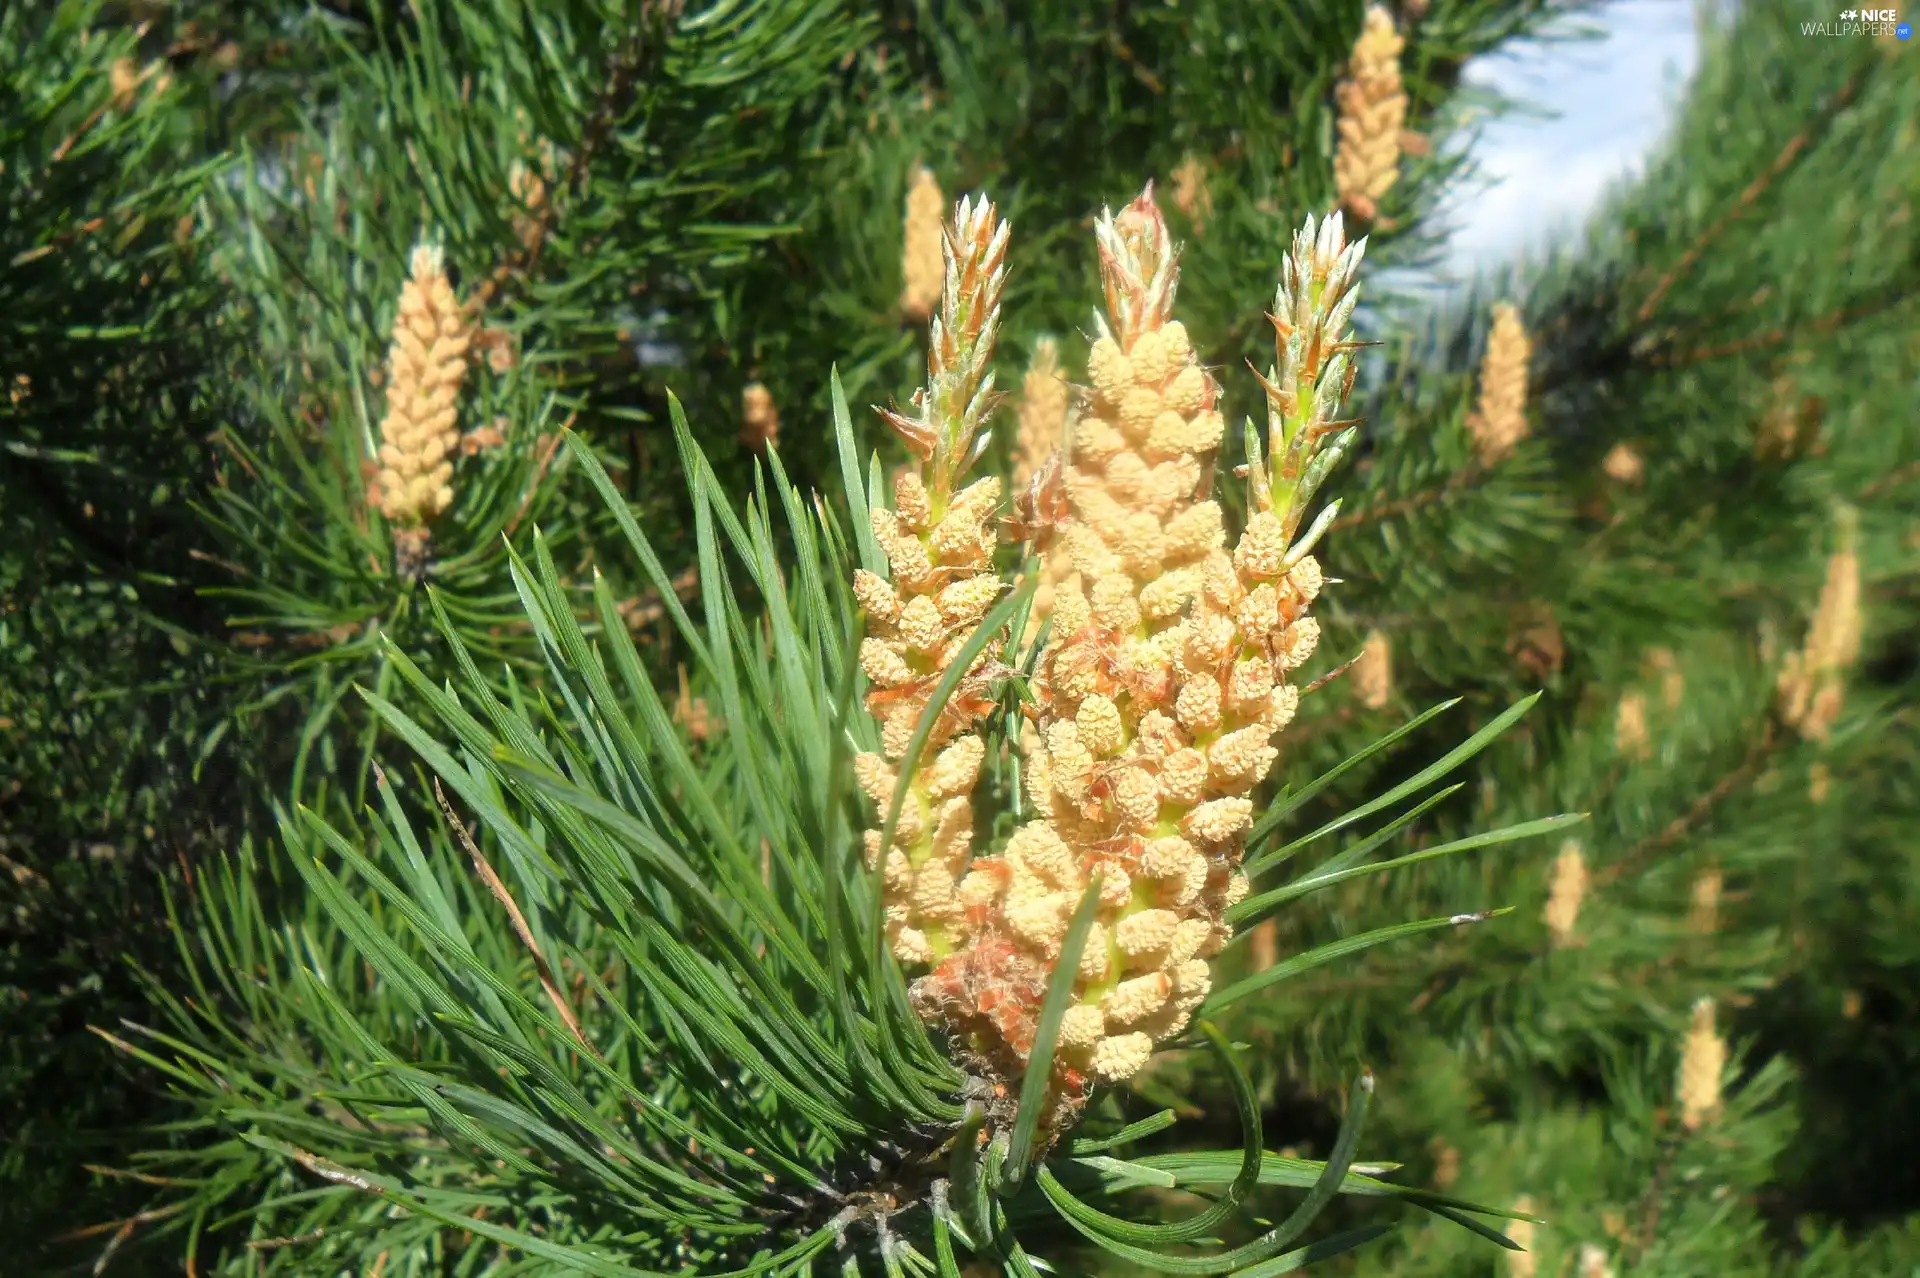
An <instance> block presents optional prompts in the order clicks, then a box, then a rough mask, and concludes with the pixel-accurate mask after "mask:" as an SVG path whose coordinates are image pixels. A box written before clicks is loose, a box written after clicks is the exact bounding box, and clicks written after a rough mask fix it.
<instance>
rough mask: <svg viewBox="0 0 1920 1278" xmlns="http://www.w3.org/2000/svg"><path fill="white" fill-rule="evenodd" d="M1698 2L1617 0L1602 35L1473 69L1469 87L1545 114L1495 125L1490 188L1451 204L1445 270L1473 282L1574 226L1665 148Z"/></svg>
mask: <svg viewBox="0 0 1920 1278" xmlns="http://www.w3.org/2000/svg"><path fill="white" fill-rule="evenodd" d="M1694 14H1695V10H1694V5H1693V0H1610V2H1609V3H1606V4H1604V5H1602V6H1601V7H1599V8H1598V9H1597V10H1595V11H1594V12H1593V13H1592V14H1591V16H1590V18H1588V19H1587V21H1588V22H1589V23H1590V25H1592V26H1595V27H1599V28H1601V29H1603V30H1604V32H1605V35H1604V37H1603V38H1601V39H1598V40H1563V41H1528V42H1525V43H1517V44H1513V45H1510V46H1508V47H1507V48H1504V49H1502V50H1501V51H1500V52H1499V53H1497V54H1494V55H1491V56H1488V57H1484V58H1480V59H1477V60H1475V61H1474V62H1473V63H1471V64H1469V66H1468V68H1467V72H1466V78H1467V80H1468V82H1469V83H1470V84H1472V85H1476V86H1480V87H1483V88H1491V89H1494V90H1497V91H1499V92H1500V93H1503V94H1505V95H1506V96H1508V97H1510V98H1514V99H1517V100H1519V101H1520V102H1522V103H1524V104H1525V105H1526V106H1528V107H1530V108H1534V109H1536V110H1538V111H1544V112H1547V113H1549V115H1548V116H1547V118H1542V117H1541V116H1540V115H1538V114H1530V113H1516V114H1514V115H1511V116H1507V117H1503V118H1500V119H1497V120H1494V121H1492V122H1490V123H1488V124H1487V125H1486V126H1485V131H1484V133H1483V135H1482V137H1481V139H1480V142H1479V145H1478V146H1477V147H1476V148H1475V149H1474V152H1473V155H1474V158H1475V160H1476V161H1477V163H1478V165H1479V168H1480V171H1481V177H1482V179H1483V182H1484V183H1485V184H1486V185H1483V186H1482V187H1481V188H1479V189H1478V190H1477V191H1476V190H1473V189H1469V190H1464V191H1462V192H1461V193H1460V194H1459V195H1458V196H1457V197H1456V198H1455V199H1454V200H1452V201H1450V206H1451V216H1450V217H1449V218H1448V219H1447V220H1448V221H1449V222H1451V223H1452V224H1453V225H1454V226H1455V228H1456V229H1455V232H1454V234H1453V236H1452V239H1451V241H1450V245H1449V247H1450V250H1451V258H1450V261H1449V262H1448V273H1449V274H1455V273H1457V274H1460V275H1468V274H1471V273H1473V271H1474V270H1475V269H1476V268H1487V267H1492V266H1496V265H1498V264H1499V263H1500V262H1503V261H1506V260H1508V259H1509V258H1512V257H1514V256H1516V255H1519V254H1522V253H1526V252H1527V251H1528V250H1530V249H1537V248H1539V247H1541V246H1543V245H1544V244H1546V243H1548V242H1549V241H1550V240H1551V239H1552V238H1554V236H1555V232H1556V231H1560V230H1565V229H1567V228H1573V229H1577V228H1578V227H1579V226H1580V225H1581V224H1582V223H1583V222H1584V221H1585V218H1586V214H1587V213H1588V211H1589V210H1591V209H1592V208H1593V206H1594V204H1595V202H1596V200H1597V199H1598V198H1599V197H1600V195H1601V194H1602V193H1603V192H1604V191H1605V190H1606V188H1607V187H1608V186H1609V185H1610V184H1611V183H1613V182H1614V181H1616V180H1617V179H1620V178H1622V177H1626V176H1628V175H1630V174H1632V173H1634V172H1636V171H1637V170H1638V169H1639V168H1640V166H1641V165H1642V163H1643V161H1644V159H1645V157H1646V156H1647V154H1648V152H1649V151H1650V150H1651V149H1653V148H1654V147H1655V146H1656V145H1657V144H1658V142H1659V141H1660V139H1661V137H1662V135H1663V133H1664V131H1665V129H1666V126H1667V123H1668V121H1669V120H1670V119H1671V118H1672V114H1673V108H1674V106H1675V104H1676V103H1677V101H1678V99H1679V95H1680V92H1681V90H1682V89H1683V88H1684V86H1685V83H1686V80H1687V77H1688V76H1690V75H1691V74H1692V72H1693V68H1694V65H1695V60H1696V54H1697V50H1698V40H1697V35H1696V24H1695V16H1694Z"/></svg>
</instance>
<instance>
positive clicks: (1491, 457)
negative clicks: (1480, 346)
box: [1467, 302, 1533, 466]
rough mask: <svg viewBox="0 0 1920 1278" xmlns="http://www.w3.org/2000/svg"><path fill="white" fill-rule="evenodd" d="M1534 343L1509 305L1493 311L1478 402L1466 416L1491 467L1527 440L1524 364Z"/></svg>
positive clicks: (1483, 358) (1481, 368) (1472, 433)
mask: <svg viewBox="0 0 1920 1278" xmlns="http://www.w3.org/2000/svg"><path fill="white" fill-rule="evenodd" d="M1532 355H1533V343H1532V341H1531V340H1530V339H1529V338H1528V337H1527V330H1526V328H1525V326H1524V325H1522V324H1521V323H1520V312H1519V311H1518V310H1516V309H1515V308H1514V306H1513V304H1512V303H1510V302H1502V303H1500V304H1499V305H1498V306H1495V307H1494V308H1493V331H1492V332H1491V333H1489V334H1488V336H1487V353H1486V354H1485V355H1484V356H1483V357H1482V358H1481V361H1480V401H1479V403H1478V404H1477V405H1476V406H1475V407H1474V410H1473V412H1472V413H1470V414H1468V416H1467V431H1468V433H1469V434H1471V435H1472V436H1473V442H1474V444H1475V445H1476V446H1477V447H1478V449H1479V452H1480V460H1481V462H1482V464H1484V465H1488V466H1491V465H1493V464H1494V463H1495V462H1497V461H1499V460H1500V459H1501V458H1502V457H1505V456H1506V455H1507V454H1508V453H1510V452H1512V451H1513V446H1514V445H1515V444H1518V443H1519V442H1520V441H1521V440H1523V439H1525V438H1526V437H1527V361H1528V360H1529V359H1530V358H1531V357H1532Z"/></svg>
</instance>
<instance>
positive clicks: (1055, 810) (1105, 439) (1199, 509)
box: [913, 189, 1364, 1108]
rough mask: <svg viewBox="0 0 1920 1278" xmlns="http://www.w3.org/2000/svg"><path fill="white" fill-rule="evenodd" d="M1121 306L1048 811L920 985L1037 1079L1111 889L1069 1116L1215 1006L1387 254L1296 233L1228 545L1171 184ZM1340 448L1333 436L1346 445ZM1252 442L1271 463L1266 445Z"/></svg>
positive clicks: (1038, 774) (1103, 345) (1060, 643)
mask: <svg viewBox="0 0 1920 1278" xmlns="http://www.w3.org/2000/svg"><path fill="white" fill-rule="evenodd" d="M1096 234H1097V237H1098V240H1099V247H1100V257H1101V269H1102V274H1103V276H1104V281H1105V284H1106V296H1107V314H1106V316H1104V317H1096V322H1097V325H1098V329H1099V336H1098V340H1097V341H1096V342H1095V343H1094V346H1093V350H1092V352H1091V357H1090V360H1089V373H1090V381H1091V382H1092V390H1093V396H1092V402H1091V403H1090V405H1089V406H1088V411H1087V413H1086V414H1085V415H1084V416H1083V417H1082V418H1081V419H1080V420H1079V421H1078V423H1077V424H1076V426H1075V428H1074V432H1073V441H1072V447H1071V449H1070V460H1069V462H1068V464H1067V466H1066V468H1065V475H1064V487H1065V490H1066V495H1067V502H1068V513H1067V517H1066V519H1065V521H1064V529H1063V531H1062V533H1061V536H1060V537H1059V539H1058V540H1057V542H1056V543H1055V545H1054V547H1053V548H1052V549H1051V550H1050V551H1049V553H1050V554H1053V555H1060V556H1064V557H1065V558H1066V559H1067V560H1068V561H1069V563H1070V564H1071V565H1072V567H1073V569H1074V570H1075V572H1076V573H1077V575H1078V579H1079V580H1078V582H1076V583H1073V584H1072V587H1071V588H1067V589H1062V591H1061V592H1060V595H1059V597H1058V598H1057V600H1056V602H1055V606H1054V614H1053V629H1052V632H1051V637H1050V639H1049V642H1048V645H1047V648H1046V649H1045V651H1044V652H1043V653H1041V654H1040V657H1039V661H1038V667H1037V672H1036V678H1035V680H1034V687H1033V690H1034V693H1035V697H1036V702H1037V716H1036V719H1037V721H1036V723H1035V729H1036V731H1035V732H1034V734H1033V735H1032V737H1031V738H1030V742H1031V743H1032V744H1031V747H1030V751H1029V754H1028V757H1027V759H1026V767H1025V771H1024V778H1023V779H1024V782H1025V784H1026V787H1027V792H1028V797H1029V799H1030V800H1031V803H1032V806H1033V809H1034V811H1035V812H1036V813H1037V814H1038V815H1037V817H1036V818H1035V819H1033V820H1031V821H1029V822H1027V823H1026V824H1025V825H1023V826H1021V827H1020V828H1019V829H1017V830H1016V831H1015V832H1014V834H1013V836H1012V838H1011V839H1010V840H1009V842H1008V843H1007V845H1006V847H1005V848H1004V850H1003V851H1002V852H1001V853H1000V854H999V855H997V856H992V857H985V858H981V859H978V860H976V861H975V862H974V863H973V866H972V869H971V870H970V871H969V872H968V874H967V875H966V877H965V879H964V880H963V882H962V883H961V885H960V890H959V897H960V904H961V907H962V909H963V910H964V911H965V913H966V917H967V920H968V927H969V929H970V938H971V939H970V941H969V944H968V945H967V946H966V947H965V948H964V949H963V950H961V951H959V952H957V953H955V954H953V955H951V956H949V957H948V958H946V959H944V960H943V961H942V962H940V963H939V964H938V965H937V966H936V967H935V969H934V970H933V971H932V972H931V973H930V974H928V975H927V976H925V977H923V978H921V979H920V980H919V981H918V982H916V984H915V986H914V991H913V992H914V998H915V1002H916V1004H917V1006H918V1007H919V1008H920V1009H921V1011H922V1012H923V1014H925V1015H927V1016H928V1017H929V1018H930V1019H935V1020H938V1021H940V1022H943V1023H944V1024H946V1025H948V1026H949V1027H951V1028H952V1029H954V1030H955V1031H956V1032H957V1033H958V1034H959V1035H960V1036H961V1037H962V1038H964V1039H965V1040H966V1041H967V1043H968V1044H969V1046H970V1047H971V1049H972V1050H973V1051H974V1052H975V1053H977V1054H978V1056H979V1057H981V1058H982V1059H983V1060H984V1061H985V1062H986V1063H987V1065H988V1066H989V1067H990V1068H991V1069H993V1070H995V1071H996V1072H1001V1073H1003V1074H1004V1075H1005V1076H1008V1077H1011V1076H1014V1075H1016V1074H1017V1073H1018V1072H1020V1070H1021V1069H1022V1068H1023V1067H1024V1064H1025V1060H1026V1058H1027V1055H1028V1053H1029V1052H1030V1051H1031V1048H1032V1045H1033V1038H1034V1034H1035V1032H1036V1028H1037V1024H1038V1017H1039V1011H1040V995H1041V994H1042V993H1043V992H1044V990H1045V988H1046V985H1047V981H1048V979H1049V977H1050V976H1051V974H1052V971H1053V969H1054V966H1055V965H1056V964H1057V963H1058V962H1059V961H1060V959H1061V956H1062V946H1063V942H1064V940H1065V937H1066V933H1067V931H1068V925H1069V922H1070V920H1071V917H1072V915H1073V914H1074V911H1075V910H1076V908H1077V907H1078V905H1079V903H1080V901H1081V899H1082V897H1083V895H1084V894H1085V893H1086V892H1087V890H1088V889H1089V886H1090V884H1092V882H1093V881H1094V880H1095V879H1096V878H1097V879H1098V882H1099V887H1098V893H1097V895H1098V907H1097V914H1096V921H1095V923H1094V926H1093V928H1092V932H1091V934H1090V936H1089V938H1088V940H1087V943H1086V945H1085V947H1084V950H1083V953H1082V956H1081V958H1080V960H1079V964H1078V968H1077V971H1076V973H1075V978H1076V979H1075V984H1074V999H1073V1003H1072V1006H1071V1007H1070V1008H1069V1010H1068V1011H1067V1013H1066V1018H1065V1021H1064V1022H1063V1024H1062V1027H1061V1031H1060V1040H1059V1053H1058V1055H1057V1058H1056V1065H1055V1071H1056V1074H1055V1079H1054V1083H1055V1091H1054V1096H1055V1098H1056V1102H1057V1103H1059V1104H1061V1105H1062V1106H1065V1107H1069V1108H1070V1107H1071V1106H1073V1105H1075V1104H1077V1102H1078V1100H1079V1099H1080V1098H1081V1097H1083V1096H1084V1094H1085V1092H1086V1090H1087V1088H1088V1087H1089V1086H1090V1085H1091V1084H1093V1083H1110V1082H1115V1081H1118V1080H1121V1079H1124V1078H1127V1077H1129V1076H1130V1075H1132V1074H1133V1073H1135V1072H1136V1071H1137V1070H1138V1069H1139V1068H1140V1067H1141V1066H1142V1065H1144V1064H1145V1063H1146V1060H1147V1058H1148V1056H1149V1055H1150V1054H1151V1052H1152V1051H1153V1048H1154V1045H1155V1044H1156V1043H1158V1042H1161V1041H1164V1040H1166V1039H1168V1038H1170V1037H1172V1036H1174V1035H1176V1034H1178V1033H1179V1032H1180V1031H1181V1030H1182V1029H1184V1028H1185V1026H1186V1025H1187V1022H1188V1020H1189V1018H1190V1017H1191V1016H1192V1015H1193V1013H1194V1011H1195V1010H1196V1009H1197V1008H1198V1007H1199V1006H1200V1004H1201V1002H1202V1001H1203V1000H1204V999H1205V998H1206V996H1207V993H1208V988H1209V983H1210V977H1209V973H1208V967H1207V962H1206V960H1207V959H1208V958H1209V957H1210V956H1211V955H1213V954H1215V953H1216V952H1218V951H1219V949H1220V947H1221V946H1222V945H1223V944H1225V942H1226V940H1227V939H1228V937H1229V936H1230V935H1231V931H1230V929H1229V927H1228V925H1227V923H1226V921H1225V918H1224V915H1225V912H1226V911H1227V909H1228V908H1229V907H1230V906H1232V905H1233V904H1235V903H1236V902H1238V901H1239V900H1240V899H1242V898H1243V897H1244V896H1245V895H1246V892H1247V879H1246V877H1245V875H1244V874H1242V873H1241V872H1240V859H1241V852H1242V849H1243V842H1244V839H1245V837H1246V832H1247V829H1248V827H1249V826H1250V824H1251V822H1252V816H1253V802H1252V799H1251V797H1250V795H1251V791H1252V790H1253V788H1254V786H1255V785H1257V784H1258V783H1259V782H1260V781H1261V779H1262V778H1264V777H1265V776H1266V774H1267V771H1268V770H1269V769H1270V768H1271V767H1272V765H1273V762H1274V760H1275V758H1276V757H1277V755H1278V751H1277V750H1276V749H1275V747H1274V745H1273V738H1274V736H1275V734H1276V733H1277V732H1279V731H1280V730H1281V729H1282V728H1284V727H1285V726H1286V724H1287V723H1288V721H1289V720H1290V719H1291V718H1292V717H1293V714H1294V711H1295V709H1296V707H1297V705H1298V702H1299V691H1298V689H1297V688H1296V687H1294V686H1293V685H1292V684H1291V683H1289V682H1288V680H1289V678H1290V676H1291V675H1292V674H1293V672H1294V671H1296V670H1297V669H1298V668H1299V667H1300V666H1301V665H1302V664H1303V663H1304V662H1306V660H1307V659H1308V658H1309V657H1310V656H1311V655H1312V653H1313V650H1314V646H1315V644H1316V642H1317V641H1318V637H1319V632H1318V623H1317V622H1316V621H1314V619H1313V618H1311V617H1309V616H1307V611H1308V608H1309V606H1310V604H1311V603H1312V601H1313V599H1314V597H1315V596H1316V595H1317V594H1318V592H1319V589H1320V584H1321V576H1320V568H1319V565H1318V564H1317V563H1316V562H1315V561H1314V560H1313V559H1312V558H1311V557H1309V556H1308V555H1307V553H1306V552H1307V550H1308V549H1309V548H1310V547H1311V545H1312V542H1313V540H1314V539H1315V537H1316V536H1317V534H1318V533H1319V532H1320V531H1321V530H1323V529H1324V528H1325V526H1326V523H1327V522H1328V521H1327V519H1326V518H1322V519H1321V520H1319V521H1317V522H1316V524H1315V525H1314V529H1313V531H1311V532H1309V533H1308V534H1307V536H1306V537H1305V538H1304V539H1302V540H1301V541H1300V542H1298V543H1296V542H1295V541H1294V532H1295V530H1296V528H1297V526H1298V523H1299V518H1300V514H1301V511H1302V509H1303V508H1304V504H1305V503H1306V501H1308V500H1309V499H1310V498H1311V496H1312V493H1313V489H1314V488H1316V487H1317V486H1318V484H1319V482H1320V480H1321V479H1322V478H1323V477H1324V475H1325V473H1326V471H1327V470H1328V469H1329V468H1330V467H1331V465H1332V464H1333V462H1334V461H1336V460H1337V459H1338V456H1339V454H1340V453H1341V451H1343V449H1344V448H1345V446H1346V445H1347V443H1349V442H1350V440H1351V436H1352V432H1351V431H1345V430H1342V428H1343V427H1345V426H1346V425H1347V423H1344V422H1337V421H1333V420H1331V417H1332V414H1333V413H1334V412H1335V411H1336V410H1337V408H1338V406H1339V403H1340V400H1341V398H1342V397H1343V396H1344V393H1345V390H1346V388H1347V386H1348V385H1349V384H1350V381H1351V374H1350V371H1349V370H1350V367H1351V363H1350V359H1349V356H1348V350H1349V348H1348V346H1347V344H1345V343H1343V342H1342V341H1341V340H1340V335H1341V330H1342V329H1343V327H1344V325H1345V323H1346V320H1347V317H1348V316H1349V315H1350V313H1351V311H1352V307H1353V303H1354V300H1355V298H1354V295H1353V293H1352V291H1351V290H1352V285H1353V275H1354V271H1355V268H1356V267H1357V265H1358V262H1359V257H1360V253H1361V251H1362V250H1363V248H1364V245H1356V246H1354V247H1352V248H1348V247H1347V246H1346V244H1345V241H1344V238H1343V236H1342V234H1341V227H1340V220H1339V218H1338V216H1337V215H1336V216H1335V217H1333V218H1332V219H1330V220H1329V221H1328V222H1327V224H1326V225H1325V226H1324V227H1322V228H1320V229H1319V231H1318V233H1316V230H1315V227H1314V224H1313V222H1312V221H1311V220H1310V221H1309V222H1308V224H1307V229H1306V231H1305V233H1304V234H1303V235H1301V236H1298V237H1296V239H1295V242H1294V246H1293V254H1292V256H1291V258H1290V261H1289V265H1288V270H1287V280H1286V282H1285V284H1284V285H1283V287H1282V289H1281V291H1280V295H1279V297H1278V298H1277V299H1276V302H1275V324H1276V327H1277V328H1278V330H1279V333H1280V341H1279V366H1278V368H1276V369H1275V370H1274V371H1273V372H1272V373H1271V374H1270V376H1269V378H1267V379H1265V384H1266V386H1267V390H1268V396H1269V402H1270V409H1271V412H1270V418H1271V425H1270V437H1269V438H1270V446H1269V454H1270V456H1269V462H1270V465H1271V469H1270V470H1269V469H1268V467H1267V466H1265V465H1256V466H1255V467H1253V468H1252V470H1253V472H1254V475H1253V477H1254V480H1255V483H1254V489H1255V492H1254V500H1253V502H1252V508H1253V509H1254V510H1255V511H1256V513H1255V514H1254V515H1253V517H1252V519H1251V520H1250V521H1249V525H1248V527H1247V530H1246V532H1245V534H1244V535H1243V536H1242V537H1241V538H1240V540H1239V542H1238V544H1237V545H1236V546H1234V547H1233V548H1231V549H1229V547H1228V542H1227V537H1226V531H1225V527H1224V524H1223V521H1222V517H1221V508H1220V506H1219V504H1218V503H1217V502H1214V501H1212V500H1205V499H1204V496H1205V493H1206V491H1207V487H1208V485H1209V483H1210V476H1211V469H1212V454H1213V453H1214V451H1215V450H1216V449H1217V448H1218V447H1219V444H1220V441H1221V435H1222V431H1223V423H1222V419H1221V415H1220V412H1219V410H1218V409H1217V408H1216V406H1215V403H1216V397H1217V394H1218V387H1217V386H1216V384H1215V383H1214V381H1213V379H1212V378H1211V377H1209V376H1208V374H1207V372H1206V370H1205V369H1203V368H1202V367H1201V366H1200V363H1199V361H1198V359H1197V357H1196V355H1195V353H1194V350H1193V347H1192V344H1191V342H1190V341H1189V339H1188V337H1187V333H1186V330H1185V328H1184V327H1183V326H1182V325H1181V324H1180V323H1179V322H1178V321H1175V320H1173V319H1172V315H1171V312H1172V306H1173V300H1174V289H1175V283H1176V278H1177V276H1176V262H1175V257H1174V253H1173V249H1172V245H1171V243H1170V241H1169V238H1168V234H1167V228H1166V224H1165V222H1164V221H1163V220H1162V218H1161V215H1160V211H1159V209H1158V208H1157V207H1156V206H1155V204H1154V202H1153V199H1152V192H1151V189H1149V190H1148V192H1147V193H1146V194H1144V195H1142V196H1141V197H1140V198H1139V199H1138V200H1136V201H1134V203H1133V204H1132V205H1130V206H1129V207H1128V208H1127V209H1126V210H1125V211H1123V212H1122V213H1121V214H1120V216H1119V217H1117V218H1116V217H1112V216H1111V215H1108V216H1104V217H1103V218H1102V219H1101V220H1100V221H1099V223H1098V224H1097V226H1096ZM1329 436H1332V437H1333V438H1331V439H1329ZM1255 451H1256V452H1257V451H1258V447H1257V445H1256V446H1255Z"/></svg>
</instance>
